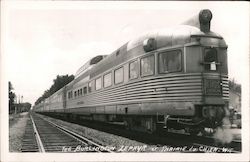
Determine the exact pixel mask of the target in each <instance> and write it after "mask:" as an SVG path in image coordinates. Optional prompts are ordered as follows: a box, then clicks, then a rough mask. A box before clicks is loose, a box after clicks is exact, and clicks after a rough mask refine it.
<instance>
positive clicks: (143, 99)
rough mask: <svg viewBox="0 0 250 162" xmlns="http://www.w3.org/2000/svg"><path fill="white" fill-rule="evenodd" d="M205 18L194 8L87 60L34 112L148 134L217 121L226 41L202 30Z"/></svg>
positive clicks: (223, 95) (223, 101) (224, 98)
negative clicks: (193, 11) (166, 25)
mask: <svg viewBox="0 0 250 162" xmlns="http://www.w3.org/2000/svg"><path fill="white" fill-rule="evenodd" d="M211 19H212V12H211V11H210V10H207V9H205V10H201V11H200V13H199V14H198V15H196V16H195V17H193V18H191V19H190V20H188V21H186V22H185V23H183V24H181V25H178V26H175V27H173V28H168V29H163V30H158V31H155V32H151V33H147V34H146V35H143V36H141V37H139V38H137V39H134V40H131V41H129V42H127V43H126V44H124V45H123V46H121V47H120V48H118V49H117V50H115V51H114V52H113V53H111V54H110V55H108V56H106V55H99V56H96V57H94V58H92V59H91V60H89V61H88V62H87V63H86V64H84V65H83V66H82V67H81V68H80V69H79V70H78V71H77V73H76V75H75V79H74V80H73V81H72V82H70V83H69V84H68V85H66V86H64V87H63V88H62V89H60V90H59V91H58V92H56V93H55V94H53V95H52V96H51V97H49V98H47V99H46V100H45V101H44V102H42V103H40V104H38V105H36V106H35V111H36V112H40V113H44V114H56V115H62V116H67V117H71V118H78V119H87V120H96V121H101V122H111V123H112V122H113V123H122V124H124V125H125V126H126V127H127V128H128V129H135V130H139V131H149V132H153V131H155V130H157V129H162V128H164V127H167V128H174V129H185V130H186V131H188V132H190V133H197V132H199V131H201V130H203V129H204V128H206V127H208V128H216V127H218V126H221V125H222V119H223V118H224V117H225V116H226V112H227V109H228V101H229V88H228V69H227V45H226V43H225V40H224V39H223V37H222V36H220V35H219V34H217V33H215V32H212V31H210V23H211Z"/></svg>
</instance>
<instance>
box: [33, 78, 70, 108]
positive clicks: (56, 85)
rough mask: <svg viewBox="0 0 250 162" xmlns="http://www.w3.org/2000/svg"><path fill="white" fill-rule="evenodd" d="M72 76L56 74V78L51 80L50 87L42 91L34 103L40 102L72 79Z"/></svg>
mask: <svg viewBox="0 0 250 162" xmlns="http://www.w3.org/2000/svg"><path fill="white" fill-rule="evenodd" d="M74 78H75V77H74V75H70V76H69V75H68V74H67V75H61V76H60V75H57V76H56V79H54V80H53V85H52V86H51V87H50V89H48V90H45V91H44V93H43V95H42V96H41V97H39V98H38V99H37V100H36V102H35V105H37V104H39V103H41V102H42V101H43V100H45V99H46V98H48V97H49V96H51V95H52V94H54V93H55V92H56V91H58V90H59V89H61V88H62V87H64V86H65V85H67V84H68V83H69V82H71V81H72V80H74Z"/></svg>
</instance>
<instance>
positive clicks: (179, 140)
mask: <svg viewBox="0 0 250 162" xmlns="http://www.w3.org/2000/svg"><path fill="white" fill-rule="evenodd" d="M64 120H65V119H64ZM66 121H68V122H71V123H75V124H80V125H83V126H86V127H90V128H93V129H97V130H100V131H104V132H107V133H110V134H115V135H118V136H122V137H125V138H129V139H131V140H136V141H138V142H142V143H145V144H146V145H149V146H150V145H154V146H159V147H162V146H163V147H164V146H167V147H168V146H169V147H173V148H178V147H182V148H183V147H185V146H187V148H188V149H186V151H187V152H218V153H239V152H241V141H231V143H229V144H220V143H218V142H216V140H215V139H214V138H211V137H206V136H193V135H189V134H186V133H176V132H169V131H168V132H167V131H166V130H164V129H163V130H162V131H161V132H160V133H159V132H157V133H154V134H146V135H145V133H142V132H135V131H128V130H126V129H125V128H123V127H121V126H117V125H112V124H107V123H106V124H103V123H100V122H97V123H95V122H93V121H91V122H89V121H86V120H82V121H72V120H66ZM184 152H185V151H184Z"/></svg>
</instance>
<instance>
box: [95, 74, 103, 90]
mask: <svg viewBox="0 0 250 162" xmlns="http://www.w3.org/2000/svg"><path fill="white" fill-rule="evenodd" d="M101 88H102V78H101V77H100V78H97V79H96V80H95V90H99V89H101Z"/></svg>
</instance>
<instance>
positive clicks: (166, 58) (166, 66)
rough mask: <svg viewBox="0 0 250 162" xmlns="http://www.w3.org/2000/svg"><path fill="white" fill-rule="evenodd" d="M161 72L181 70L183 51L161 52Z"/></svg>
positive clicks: (159, 58) (159, 60)
mask: <svg viewBox="0 0 250 162" xmlns="http://www.w3.org/2000/svg"><path fill="white" fill-rule="evenodd" d="M158 62H159V73H169V72H175V71H180V70H181V51H180V50H176V51H166V52H163V53H160V54H159V57H158Z"/></svg>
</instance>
